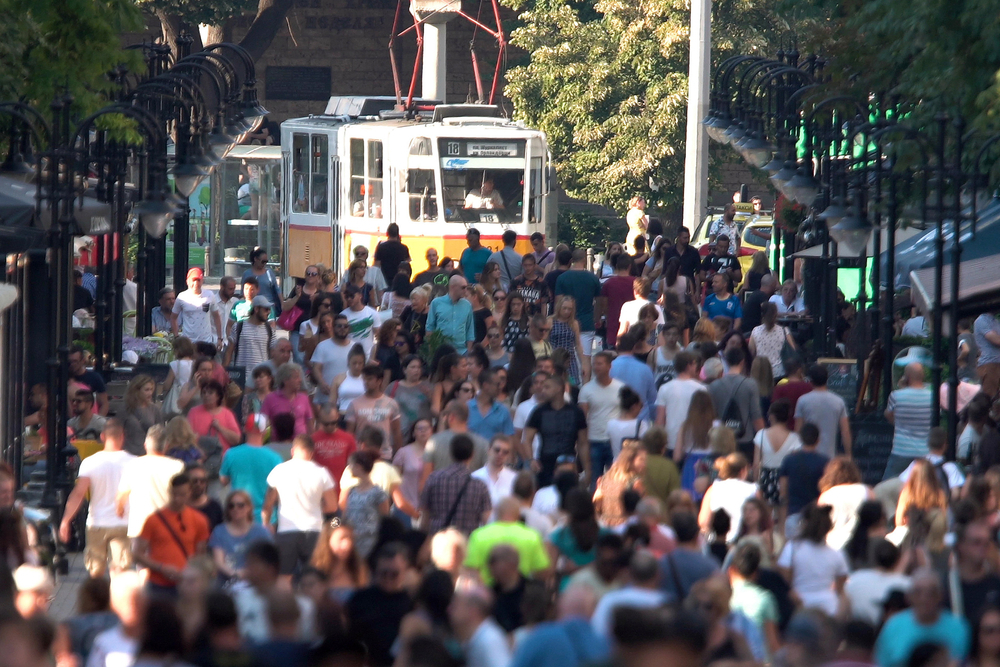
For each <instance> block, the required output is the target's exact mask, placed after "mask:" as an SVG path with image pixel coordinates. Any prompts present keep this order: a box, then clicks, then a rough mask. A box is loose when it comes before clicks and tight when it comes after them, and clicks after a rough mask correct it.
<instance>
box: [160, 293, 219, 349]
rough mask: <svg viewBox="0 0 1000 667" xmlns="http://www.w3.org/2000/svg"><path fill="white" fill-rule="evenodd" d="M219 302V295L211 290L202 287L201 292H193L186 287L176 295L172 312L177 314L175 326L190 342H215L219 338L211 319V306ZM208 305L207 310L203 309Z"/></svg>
mask: <svg viewBox="0 0 1000 667" xmlns="http://www.w3.org/2000/svg"><path fill="white" fill-rule="evenodd" d="M218 302H219V297H218V296H217V295H216V294H215V292H213V291H212V290H207V289H203V290H202V291H201V294H195V293H194V292H193V291H192V290H189V289H186V290H184V291H183V292H181V293H180V294H178V295H177V300H176V301H174V309H173V311H171V312H173V313H174V314H175V315H177V328H178V329H180V331H181V333H183V334H184V335H185V336H186V337H187V338H189V339H190V340H191V342H192V343H212V344H213V345H215V344H216V341H217V340H218V338H219V334H218V330H216V328H215V323H214V322H213V321H212V320H213V318H212V312H211V311H212V307H213V306H215V305H216V304H217V303H218ZM205 306H208V310H205Z"/></svg>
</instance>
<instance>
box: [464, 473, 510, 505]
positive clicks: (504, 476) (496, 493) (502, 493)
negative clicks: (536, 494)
mask: <svg viewBox="0 0 1000 667" xmlns="http://www.w3.org/2000/svg"><path fill="white" fill-rule="evenodd" d="M472 476H473V477H475V478H476V479H481V480H482V481H483V483H484V484H485V485H486V488H487V489H489V490H490V502H491V503H492V504H493V508H494V509H496V506H497V504H498V503H499V502H500V501H501V500H503V499H504V498H506V497H507V496H509V495H510V494H511V490H512V489H513V488H514V480H515V479H517V473H516V472H514V471H513V470H511V469H510V468H508V467H506V466H504V467H503V468H501V469H500V473H499V474H498V475H497V478H496V481H493V478H492V477H491V476H490V473H489V466H488V465H485V466H483V467H482V468H480V469H479V470H476V471H474V472H473V473H472Z"/></svg>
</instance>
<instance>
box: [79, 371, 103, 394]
mask: <svg viewBox="0 0 1000 667" xmlns="http://www.w3.org/2000/svg"><path fill="white" fill-rule="evenodd" d="M73 379H74V380H76V381H77V382H79V383H80V384H85V385H87V386H88V387H90V389H91V391H93V392H94V393H95V394H104V393H107V391H108V387H107V385H105V384H104V378H102V377H101V374H100V373H98V372H96V371H84V372H82V373H80V374H79V375H77V376H76V377H74V378H73Z"/></svg>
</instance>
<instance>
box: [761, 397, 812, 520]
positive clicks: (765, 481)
mask: <svg viewBox="0 0 1000 667" xmlns="http://www.w3.org/2000/svg"><path fill="white" fill-rule="evenodd" d="M767 416H768V419H770V421H771V426H770V428H765V429H761V430H760V431H757V433H756V435H754V437H753V443H754V455H753V468H754V470H756V471H757V473H758V476H757V480H758V482H759V484H760V490H761V492H762V493H763V496H764V500H766V501H767V502H768V503H769V504H770V505H771V506H772V507H777V506H778V505H780V489H779V488H778V469H779V468H780V467H781V462H782V461H784V460H785V457H786V456H788V455H789V454H790V453H791V452H794V451H795V450H796V449H801V447H802V441H801V440H799V434H798V433H796V432H795V431H793V430H792V404H791V403H790V402H788V400H786V399H784V398H782V399H779V400H777V401H775V402H774V403H772V404H771V408H770V409H769V410H768V411H767Z"/></svg>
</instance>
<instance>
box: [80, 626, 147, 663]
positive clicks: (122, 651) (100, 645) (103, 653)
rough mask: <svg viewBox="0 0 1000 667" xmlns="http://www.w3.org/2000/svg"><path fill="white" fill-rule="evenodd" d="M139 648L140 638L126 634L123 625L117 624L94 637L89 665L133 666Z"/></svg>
mask: <svg viewBox="0 0 1000 667" xmlns="http://www.w3.org/2000/svg"><path fill="white" fill-rule="evenodd" d="M138 650H139V640H138V639H132V638H131V637H128V636H126V635H125V633H124V632H123V631H122V626H121V625H116V626H115V627H113V628H111V629H110V630H105V631H104V632H102V633H100V634H99V635H97V636H96V637H94V645H93V647H92V648H91V649H90V655H89V656H87V667H132V663H133V662H134V661H135V654H136V652H138Z"/></svg>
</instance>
